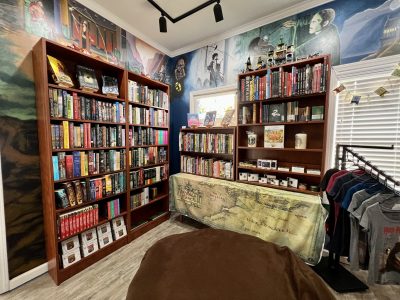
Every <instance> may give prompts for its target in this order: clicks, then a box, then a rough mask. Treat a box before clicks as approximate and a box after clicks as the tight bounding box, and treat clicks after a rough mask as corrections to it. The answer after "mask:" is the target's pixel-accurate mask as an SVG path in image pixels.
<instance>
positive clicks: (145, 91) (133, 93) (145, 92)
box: [128, 80, 169, 108]
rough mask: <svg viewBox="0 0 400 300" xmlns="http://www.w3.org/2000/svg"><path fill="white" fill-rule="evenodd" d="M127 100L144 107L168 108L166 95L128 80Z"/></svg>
mask: <svg viewBox="0 0 400 300" xmlns="http://www.w3.org/2000/svg"><path fill="white" fill-rule="evenodd" d="M128 100H129V101H132V102H136V103H142V104H146V105H152V106H158V107H162V108H168V102H169V101H168V94H167V93H165V92H163V91H161V90H156V89H151V88H149V87H148V86H146V85H141V84H139V83H137V82H136V81H132V80H128Z"/></svg>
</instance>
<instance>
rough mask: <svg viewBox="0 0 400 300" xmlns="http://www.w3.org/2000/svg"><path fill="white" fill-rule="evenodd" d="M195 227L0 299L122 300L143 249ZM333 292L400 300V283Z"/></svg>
mask: <svg viewBox="0 0 400 300" xmlns="http://www.w3.org/2000/svg"><path fill="white" fill-rule="evenodd" d="M195 229H196V228H195V227H192V226H190V225H188V224H184V223H180V222H178V221H175V220H174V219H171V220H169V221H167V222H164V223H162V224H161V225H159V226H157V227H156V228H154V229H152V230H151V231H149V232H148V233H146V234H144V235H143V236H141V237H139V238H138V239H136V240H135V241H133V242H132V243H130V244H129V245H127V246H125V247H123V248H122V249H119V250H118V251H116V252H114V253H113V254H111V255H109V256H108V257H106V258H104V259H103V260H101V261H99V262H97V263H96V264H94V265H92V266H91V267H89V268H87V269H86V270H84V271H83V272H81V273H79V274H77V275H76V276H74V277H72V278H70V279H69V280H67V281H66V282H64V283H62V284H61V285H60V286H58V287H57V286H56V285H55V284H54V283H53V281H52V280H51V278H50V276H49V275H48V274H44V275H42V276H40V277H38V278H36V279H34V280H32V281H30V282H28V283H26V284H24V285H23V286H21V287H19V288H17V289H15V290H13V291H11V292H8V293H6V294H3V295H0V300H6V299H7V300H8V299H10V300H11V299H15V300H16V299H24V300H27V299H29V300H36V299H38V300H39V299H40V300H45V299H58V300H64V299H99V300H100V299H101V300H102V299H118V300H121V299H125V296H126V293H127V290H128V286H129V283H130V281H131V280H132V278H133V276H134V274H135V273H136V271H137V269H138V268H139V265H140V262H141V260H142V257H143V255H144V253H145V252H146V250H147V249H148V248H149V247H150V246H151V245H153V244H154V243H155V242H156V241H157V240H159V239H161V238H163V237H166V236H169V235H171V234H177V233H183V232H188V231H191V230H195ZM356 275H357V277H359V278H360V279H361V280H363V281H364V282H365V281H366V276H367V273H366V272H365V271H360V272H357V273H356ZM333 293H334V294H335V296H336V298H337V299H346V300H347V299H348V300H352V299H400V296H399V295H400V286H393V285H392V286H387V285H386V286H382V285H374V286H371V287H370V289H369V290H368V291H367V292H364V293H350V294H337V293H335V292H333ZM396 295H397V296H396ZM149 300H150V299H149ZM246 300H247V299H246Z"/></svg>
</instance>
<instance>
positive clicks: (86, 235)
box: [81, 228, 97, 244]
mask: <svg viewBox="0 0 400 300" xmlns="http://www.w3.org/2000/svg"><path fill="white" fill-rule="evenodd" d="M81 240H82V244H88V243H90V242H92V241H94V240H97V232H96V228H92V229H89V230H86V231H85V232H82V233H81Z"/></svg>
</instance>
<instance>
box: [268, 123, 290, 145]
mask: <svg viewBox="0 0 400 300" xmlns="http://www.w3.org/2000/svg"><path fill="white" fill-rule="evenodd" d="M284 142H285V126H284V125H276V126H264V147H265V148H284Z"/></svg>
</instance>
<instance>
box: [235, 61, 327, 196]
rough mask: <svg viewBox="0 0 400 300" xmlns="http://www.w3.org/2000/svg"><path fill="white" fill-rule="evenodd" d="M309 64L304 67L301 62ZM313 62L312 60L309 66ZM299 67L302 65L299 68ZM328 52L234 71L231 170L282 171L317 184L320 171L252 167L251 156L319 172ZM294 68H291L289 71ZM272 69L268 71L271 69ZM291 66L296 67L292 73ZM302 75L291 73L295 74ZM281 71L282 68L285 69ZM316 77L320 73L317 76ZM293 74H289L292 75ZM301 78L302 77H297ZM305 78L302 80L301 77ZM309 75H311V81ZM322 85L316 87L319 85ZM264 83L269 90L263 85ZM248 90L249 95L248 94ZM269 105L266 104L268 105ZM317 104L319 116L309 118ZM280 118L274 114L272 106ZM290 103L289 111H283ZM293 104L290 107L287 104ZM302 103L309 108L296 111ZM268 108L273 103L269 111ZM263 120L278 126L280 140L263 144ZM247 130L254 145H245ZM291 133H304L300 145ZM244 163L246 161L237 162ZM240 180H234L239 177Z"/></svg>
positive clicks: (323, 148) (279, 174)
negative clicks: (235, 90)
mask: <svg viewBox="0 0 400 300" xmlns="http://www.w3.org/2000/svg"><path fill="white" fill-rule="evenodd" d="M308 66H309V67H310V68H308V69H307V67H308ZM314 66H316V67H315V68H314ZM301 68H304V71H303V70H301ZM329 68H330V57H329V55H322V56H318V57H313V58H310V59H307V60H302V61H298V62H294V63H287V64H284V65H280V66H274V67H271V68H266V69H261V70H256V71H252V72H247V73H242V74H239V75H238V84H239V96H238V102H237V110H236V113H237V120H238V126H237V148H236V160H237V162H236V176H237V178H239V173H248V174H259V176H264V175H267V174H269V175H275V176H276V178H277V179H278V180H286V179H287V178H288V177H291V178H294V179H297V180H298V182H299V183H304V184H307V187H308V189H309V187H310V186H311V185H318V184H319V182H320V180H321V175H315V174H307V173H297V172H291V171H288V172H287V171H279V170H277V169H275V170H273V169H261V168H257V167H256V166H257V160H258V159H265V160H276V161H277V166H278V167H288V168H289V170H291V169H290V168H291V167H292V166H297V167H304V168H305V169H306V168H310V169H318V170H320V172H321V174H323V172H324V170H325V165H324V163H325V156H326V135H327V119H328V110H329V101H328V93H327V91H329V81H330V75H329V74H330V70H329ZM293 70H294V71H293ZM273 72H275V73H274V74H272V73H273ZM296 72H297V73H296ZM300 72H303V73H302V74H301V76H302V77H297V76H296V74H300ZM285 73H286V74H285ZM321 77H323V78H324V79H323V78H322V79H321ZM293 78H296V79H295V80H292V79H293ZM301 78H303V79H304V80H303V81H297V82H296V80H299V79H301ZM309 78H310V80H309V81H308V82H307V83H306V79H309ZM312 78H314V79H315V81H312ZM321 86H322V88H321ZM268 87H269V93H268V92H267V89H268ZM252 95H254V96H252ZM271 105H272V106H271ZM316 106H323V108H324V111H323V118H322V119H318V118H317V119H312V118H311V110H312V107H316ZM277 107H279V108H283V109H282V110H281V109H278V112H279V113H280V114H281V115H282V114H283V116H284V117H283V118H281V119H279V120H278V119H276V118H275V116H276V112H275V110H276V108H277ZM288 107H290V108H291V109H292V113H290V116H289V118H288V115H289V110H288V109H287V108H288ZM293 107H295V108H294V109H293ZM307 107H308V109H309V111H310V114H309V115H307V114H306V115H302V116H300V112H301V111H306V108H307ZM271 109H274V115H273V114H272V111H271ZM264 126H283V127H284V146H283V148H278V147H276V148H275V147H274V148H271V147H264V130H265V127H264ZM247 131H252V132H254V133H255V134H256V136H257V142H256V145H255V147H249V145H248V136H247V133H246V132H247ZM297 133H306V134H307V147H306V149H296V148H295V136H296V134H297ZM240 163H247V164H248V165H253V167H250V166H247V167H246V166H243V165H240ZM239 181H240V180H239ZM240 182H244V183H248V184H253V185H259V186H268V187H271V188H276V189H282V190H288V191H295V192H299V193H306V194H316V193H315V192H313V191H310V190H301V189H298V188H293V187H285V186H277V185H272V184H263V183H259V182H248V181H240Z"/></svg>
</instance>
